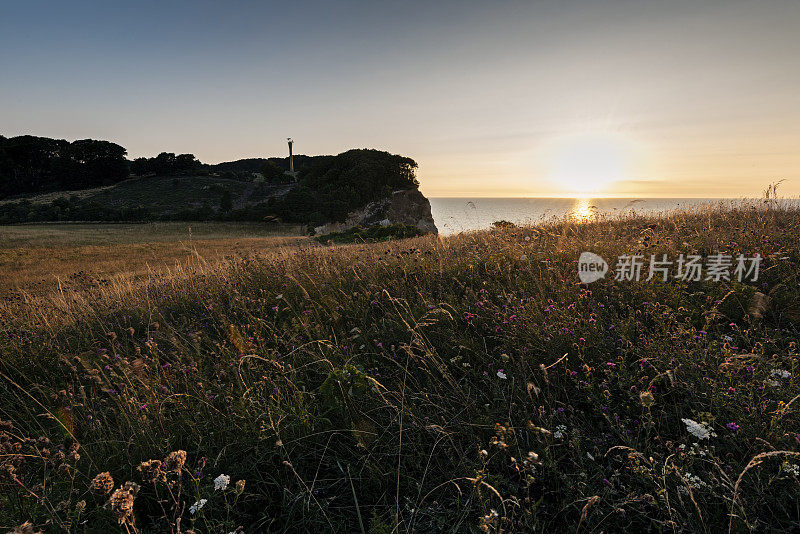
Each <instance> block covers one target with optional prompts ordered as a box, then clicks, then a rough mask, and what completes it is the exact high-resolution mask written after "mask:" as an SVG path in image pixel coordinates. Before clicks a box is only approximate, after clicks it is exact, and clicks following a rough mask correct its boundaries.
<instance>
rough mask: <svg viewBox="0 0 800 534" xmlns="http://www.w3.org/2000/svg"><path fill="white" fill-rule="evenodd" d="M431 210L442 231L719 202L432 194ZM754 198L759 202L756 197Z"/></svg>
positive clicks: (643, 212)
mask: <svg viewBox="0 0 800 534" xmlns="http://www.w3.org/2000/svg"><path fill="white" fill-rule="evenodd" d="M430 201H431V211H432V213H433V220H434V221H435V222H436V227H437V228H438V229H439V232H440V233H442V234H445V235H446V234H455V233H459V232H468V231H471V230H483V229H486V228H489V227H490V226H491V225H492V223H493V222H495V221H501V220H505V221H509V222H513V223H516V224H535V223H538V222H542V221H546V220H548V219H552V218H562V217H565V216H574V217H577V218H579V219H587V218H590V217H591V216H593V215H600V216H603V215H610V216H614V215H618V214H628V213H640V214H647V213H654V212H667V211H672V210H676V209H684V208H691V207H697V206H702V205H708V204H716V203H718V202H735V203H736V202H738V203H741V202H742V201H741V200H726V199H714V198H647V199H632V198H597V199H586V198H431V199H430ZM754 202H757V201H755V200H754Z"/></svg>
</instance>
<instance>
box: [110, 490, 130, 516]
mask: <svg viewBox="0 0 800 534" xmlns="http://www.w3.org/2000/svg"><path fill="white" fill-rule="evenodd" d="M108 504H109V506H110V507H111V511H112V512H113V513H114V516H115V517H116V518H117V521H118V522H119V523H120V524H122V523H126V522H128V521H129V520H130V519H131V517H132V515H133V494H132V493H131V492H129V491H127V490H125V489H122V488H120V489H117V490H116V491H115V492H114V493H112V494H111V498H110V499H109V500H108Z"/></svg>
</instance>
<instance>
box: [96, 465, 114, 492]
mask: <svg viewBox="0 0 800 534" xmlns="http://www.w3.org/2000/svg"><path fill="white" fill-rule="evenodd" d="M112 489H114V479H113V478H111V473H109V472H108V471H106V472H105V473H100V474H99V475H97V476H96V477H94V479H92V484H91V490H92V491H93V492H94V493H97V494H99V495H107V494H109V493H111V490H112Z"/></svg>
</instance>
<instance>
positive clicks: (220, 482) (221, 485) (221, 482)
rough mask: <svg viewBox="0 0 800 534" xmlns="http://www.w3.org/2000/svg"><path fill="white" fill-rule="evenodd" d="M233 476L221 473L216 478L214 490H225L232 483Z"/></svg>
mask: <svg viewBox="0 0 800 534" xmlns="http://www.w3.org/2000/svg"><path fill="white" fill-rule="evenodd" d="M230 481H231V477H230V476H229V475H219V476H218V477H217V478H215V479H214V491H217V490H220V489H221V490H225V489H226V488H227V487H228V484H230Z"/></svg>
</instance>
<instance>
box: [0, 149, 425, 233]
mask: <svg viewBox="0 0 800 534" xmlns="http://www.w3.org/2000/svg"><path fill="white" fill-rule="evenodd" d="M125 155H126V150H125V149H124V148H123V147H121V146H119V145H116V144H114V143H109V142H107V141H95V140H91V139H86V140H81V141H73V142H71V143H70V142H68V141H65V140H58V139H49V138H46V137H34V136H20V137H12V138H8V139H7V138H4V137H2V136H0V200H2V199H6V202H2V203H0V224H19V223H30V222H64V221H97V222H122V221H126V222H134V221H136V222H143V221H263V220H264V219H265V217H269V218H270V219H271V220H281V221H283V222H288V223H302V224H308V225H312V226H318V225H321V224H324V223H326V222H341V221H343V220H344V219H345V218H346V216H347V214H348V213H350V212H351V211H353V210H356V209H359V208H361V207H363V206H364V205H366V204H368V203H369V202H372V201H376V200H380V199H383V198H386V197H388V196H389V195H390V194H391V193H392V191H396V190H400V189H409V188H414V187H417V180H416V177H415V171H416V168H417V164H416V162H415V161H414V160H412V159H410V158H406V157H402V156H398V155H394V154H389V153H388V152H382V151H379V150H368V149H363V150H349V151H347V152H344V153H342V154H339V155H336V156H313V157H310V156H296V157H295V168H296V170H297V173H298V174H297V181H296V182H295V180H294V178H292V177H291V176H289V175H287V174H286V171H287V170H288V168H289V162H288V158H269V159H262V158H254V159H246V160H239V161H233V162H226V163H220V164H216V165H206V164H203V163H201V162H199V161H198V160H197V159H196V158H195V157H194V155H192V154H178V155H176V154H173V153H167V152H163V153H161V154H159V155H158V156H156V157H153V158H137V159H135V160H133V161H128V160H127V159H126V158H125ZM42 194H45V195H46V196H44V197H42V196H39V197H37V196H31V195H42Z"/></svg>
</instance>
